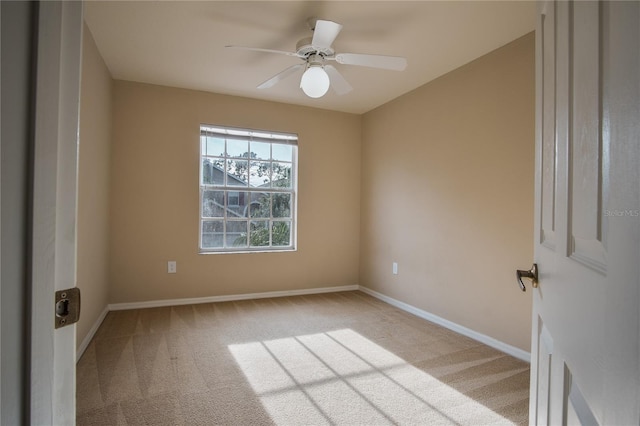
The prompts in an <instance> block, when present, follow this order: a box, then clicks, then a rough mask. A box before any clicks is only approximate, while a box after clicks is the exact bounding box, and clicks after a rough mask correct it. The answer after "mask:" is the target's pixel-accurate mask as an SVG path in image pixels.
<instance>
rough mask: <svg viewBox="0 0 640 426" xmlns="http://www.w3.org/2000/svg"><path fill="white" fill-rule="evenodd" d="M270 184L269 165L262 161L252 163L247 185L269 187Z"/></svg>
mask: <svg viewBox="0 0 640 426" xmlns="http://www.w3.org/2000/svg"><path fill="white" fill-rule="evenodd" d="M269 182H271V164H270V163H268V162H263V161H252V162H251V170H250V171H249V185H251V186H253V187H254V188H255V187H264V188H268V187H269Z"/></svg>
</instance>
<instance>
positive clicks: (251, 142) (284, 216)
mask: <svg viewBox="0 0 640 426" xmlns="http://www.w3.org/2000/svg"><path fill="white" fill-rule="evenodd" d="M200 133H201V135H200V158H201V172H200V200H201V201H200V203H201V206H200V212H201V215H200V217H201V219H200V223H201V238H200V241H201V242H200V248H201V250H204V251H244V250H265V249H267V250H269V249H272V250H282V249H291V248H293V246H294V241H293V238H294V235H293V230H294V223H293V219H294V214H293V210H294V207H295V176H294V172H295V160H296V145H295V143H296V141H297V138H296V137H295V135H273V134H267V133H263V132H252V131H248V130H238V129H221V128H210V127H206V126H202V127H201V132H200Z"/></svg>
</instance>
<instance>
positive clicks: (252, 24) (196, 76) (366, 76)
mask: <svg viewBox="0 0 640 426" xmlns="http://www.w3.org/2000/svg"><path fill="white" fill-rule="evenodd" d="M310 17H316V18H320V19H326V20H331V21H335V22H338V23H340V24H342V25H343V26H344V28H343V29H342V32H341V33H340V34H339V35H338V38H337V39H336V41H335V42H334V45H333V47H334V48H335V50H336V51H337V52H343V53H347V52H348V53H370V54H380V55H395V56H404V57H406V58H407V61H408V66H407V69H406V70H405V71H402V72H398V71H386V70H377V69H372V68H364V67H358V66H353V65H340V64H336V63H335V62H333V63H332V64H335V66H336V67H337V68H338V69H339V70H340V72H341V73H342V74H343V76H344V77H345V78H346V79H347V80H348V81H349V83H350V84H351V85H352V86H353V91H351V92H350V93H348V94H346V95H343V96H338V95H336V94H335V93H333V92H332V91H331V90H329V92H328V93H327V95H325V96H324V97H322V98H320V99H311V98H308V97H307V96H306V95H304V93H303V92H302V90H301V89H300V88H299V82H300V76H301V73H300V75H294V76H291V77H289V78H288V79H286V80H284V81H282V82H280V83H279V84H278V85H276V86H275V87H272V88H270V89H263V90H259V89H256V86H258V85H259V84H260V83H262V82H263V81H265V80H267V79H268V78H270V77H271V76H273V75H275V74H277V73H278V72H280V71H281V70H283V69H284V68H286V67H288V66H290V65H293V64H296V63H299V62H300V59H297V58H295V57H289V56H285V55H277V54H268V53H261V52H250V51H242V50H235V49H226V48H225V47H224V46H225V45H229V44H234V45H243V46H252V47H261V48H269V49H278V50H286V51H294V50H295V46H296V42H297V41H298V40H299V39H301V38H304V37H310V36H311V35H312V32H311V30H309V27H308V25H307V22H306V21H307V19H308V18H310ZM85 20H86V22H87V25H88V27H89V29H90V30H91V33H92V34H93V36H94V39H95V41H96V44H97V46H98V49H99V50H100V53H101V54H102V57H103V58H104V60H105V62H106V64H107V67H108V68H109V70H110V72H111V74H112V76H113V78H115V79H120V80H131V81H138V82H145V83H152V84H159V85H166V86H174V87H182V88H188V89H196V90H203V91H208V92H215V93H222V94H228V95H236V96H245V97H250V98H256V99H265V100H271V101H279V102H286V103H291V104H298V105H307V106H312V107H318V108H324V109H331V110H336V111H344V112H352V113H364V112H366V111H369V110H371V109H373V108H375V107H377V106H379V105H382V104H384V103H385V102H388V101H390V100H392V99H394V98H396V97H398V96H400V95H402V94H404V93H406V92H409V91H411V90H413V89H415V88H417V87H419V86H421V85H423V84H425V83H427V82H428V81H431V80H433V79H435V78H437V77H439V76H441V75H443V74H445V73H447V72H449V71H451V70H453V69H455V68H458V67H459V66H461V65H464V64H466V63H468V62H470V61H472V60H474V59H476V58H478V57H480V56H482V55H484V54H486V53H488V52H490V51H492V50H494V49H496V48H498V47H500V46H503V45H505V44H507V43H509V42H510V41H512V40H515V39H516V38H518V37H520V36H522V35H524V34H527V33H528V32H530V31H533V29H534V26H535V3H534V2H529V1H493V2H487V1H408V2H401V1H389V2H383V1H319V2H312V1H278V2H276V1H254V2H249V1H210V2H197V1H196V2H191V1H164V2H163V1H88V2H86V3H85Z"/></svg>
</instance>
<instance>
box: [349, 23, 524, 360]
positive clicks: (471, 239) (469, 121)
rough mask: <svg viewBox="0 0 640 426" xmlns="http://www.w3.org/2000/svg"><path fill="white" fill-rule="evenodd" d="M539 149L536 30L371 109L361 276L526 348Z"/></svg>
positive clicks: (365, 146)
mask: <svg viewBox="0 0 640 426" xmlns="http://www.w3.org/2000/svg"><path fill="white" fill-rule="evenodd" d="M533 156H534V36H533V33H531V34H528V35H526V36H524V37H522V38H520V39H518V40H516V41H514V42H512V43H510V44H508V45H506V46H504V47H502V48H500V49H498V50H496V51H494V52H492V53H490V54H488V55H486V56H483V57H481V58H479V59H478V60H476V61H474V62H471V63H469V64H467V65H465V66H463V67H461V68H459V69H457V70H455V71H453V72H451V73H449V74H446V75H445V76H443V77H441V78H439V79H437V80H435V81H433V82H430V83H428V84H426V85H424V86H422V87H420V88H418V89H416V90H414V91H412V92H410V93H408V94H406V95H404V96H402V97H400V98H398V99H396V100H394V101H392V102H390V103H388V104H386V105H383V106H381V107H379V108H377V109H375V110H373V111H371V112H369V113H367V114H365V115H364V117H363V139H362V199H361V211H362V216H361V232H360V238H361V244H360V251H361V256H360V284H361V285H364V286H367V287H369V288H371V289H373V290H376V291H379V292H381V293H383V294H385V295H388V296H390V297H393V298H396V299H398V300H401V301H404V302H406V303H409V304H411V305H413V306H416V307H418V308H421V309H423V310H426V311H428V312H431V313H433V314H436V315H438V316H441V317H443V318H445V319H448V320H450V321H453V322H455V323H458V324H461V325H463V326H466V327H468V328H471V329H473V330H476V331H478V332H480V333H483V334H486V335H488V336H491V337H493V338H496V339H498V340H500V341H503V342H505V343H508V344H511V345H513V346H516V347H519V348H521V349H524V350H527V351H528V350H529V348H530V322H531V298H530V293H522V292H521V291H520V289H519V288H518V286H517V285H516V282H515V270H516V269H517V268H520V269H528V268H529V267H530V265H531V262H532V259H533V164H534V158H533ZM393 261H396V262H398V265H399V274H398V275H392V274H391V265H392V262H393Z"/></svg>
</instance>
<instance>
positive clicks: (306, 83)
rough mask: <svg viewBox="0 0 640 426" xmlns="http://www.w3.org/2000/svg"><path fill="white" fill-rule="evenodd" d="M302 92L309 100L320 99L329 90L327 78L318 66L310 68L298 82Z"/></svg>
mask: <svg viewBox="0 0 640 426" xmlns="http://www.w3.org/2000/svg"><path fill="white" fill-rule="evenodd" d="M300 87H301V88H302V91H304V93H305V94H306V95H307V96H309V97H310V98H320V97H322V96H324V95H325V93H327V90H329V76H328V75H327V73H326V71H325V70H324V69H323V68H322V67H320V66H310V67H309V68H308V69H307V70H306V71H305V72H304V74H302V80H300Z"/></svg>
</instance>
